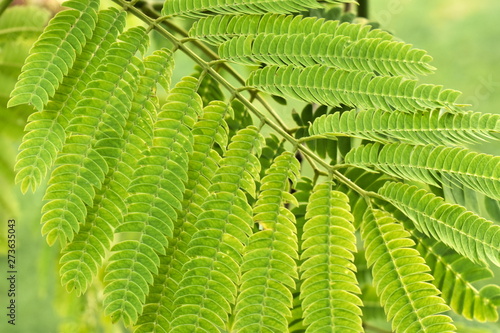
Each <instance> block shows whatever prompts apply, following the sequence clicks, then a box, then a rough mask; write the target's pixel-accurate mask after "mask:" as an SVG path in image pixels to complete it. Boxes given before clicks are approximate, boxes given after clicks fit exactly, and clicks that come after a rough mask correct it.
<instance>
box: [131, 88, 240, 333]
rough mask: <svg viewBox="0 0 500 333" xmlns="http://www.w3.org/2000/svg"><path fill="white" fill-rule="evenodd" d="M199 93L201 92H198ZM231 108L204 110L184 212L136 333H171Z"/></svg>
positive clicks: (211, 106) (191, 161) (196, 134)
mask: <svg viewBox="0 0 500 333" xmlns="http://www.w3.org/2000/svg"><path fill="white" fill-rule="evenodd" d="M198 91H199V89H198ZM231 112H232V110H231V107H230V106H228V105H226V104H225V103H223V102H220V101H212V102H210V104H209V105H207V106H206V107H205V108H204V109H203V115H202V117H201V119H200V120H198V122H196V124H195V125H194V127H193V136H194V145H193V154H192V155H191V157H190V159H189V167H188V182H187V184H186V190H185V191H184V198H183V202H182V211H180V212H179V216H178V218H177V224H176V225H175V228H174V234H173V237H169V238H168V240H169V242H168V248H167V250H166V255H164V256H163V255H162V256H160V269H159V273H158V274H156V275H155V277H154V284H153V287H152V288H151V289H150V292H149V295H148V297H147V299H146V304H145V305H144V308H143V309H144V310H143V314H142V315H141V316H140V317H139V320H138V321H137V328H136V330H135V332H136V333H142V332H144V333H146V332H147V333H150V332H168V330H169V327H170V322H171V321H172V319H173V317H172V313H173V311H174V305H173V303H174V300H175V298H174V294H175V292H176V291H177V290H178V287H179V283H180V282H181V280H182V276H183V273H184V270H183V266H184V264H185V263H186V262H187V261H188V260H189V258H188V257H187V256H186V251H187V249H188V243H189V242H190V240H191V237H192V236H193V234H194V233H195V232H196V228H195V227H194V225H195V223H196V221H197V219H198V215H199V214H200V213H201V212H202V211H203V210H202V208H201V206H202V205H203V203H204V202H205V199H206V198H207V197H208V196H209V195H210V192H209V191H208V189H209V188H210V185H211V184H212V183H211V179H212V178H213V176H214V174H215V172H216V170H217V168H218V165H219V162H220V156H219V154H218V153H217V152H216V151H215V150H214V149H213V145H214V143H217V144H218V145H219V146H223V147H226V145H227V140H228V133H227V132H228V128H227V124H226V123H225V121H224V118H225V116H226V115H227V114H231Z"/></svg>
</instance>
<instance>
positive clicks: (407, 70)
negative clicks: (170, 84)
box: [219, 33, 432, 77]
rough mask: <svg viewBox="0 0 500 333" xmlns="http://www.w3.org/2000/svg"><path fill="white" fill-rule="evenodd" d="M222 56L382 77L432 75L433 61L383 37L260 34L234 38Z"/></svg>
mask: <svg viewBox="0 0 500 333" xmlns="http://www.w3.org/2000/svg"><path fill="white" fill-rule="evenodd" d="M219 55H220V57H221V58H223V59H228V60H230V61H233V62H237V63H243V64H249V65H258V64H259V63H265V64H270V65H279V66H284V65H294V66H297V67H308V66H314V65H316V64H322V65H325V66H329V67H334V68H341V69H345V70H359V71H368V72H373V73H378V74H382V75H388V76H390V75H404V76H408V77H414V76H415V75H416V74H429V73H432V67H431V66H430V65H429V64H428V63H429V61H431V60H432V58H431V57H430V56H429V55H427V53H426V52H425V51H423V50H418V49H412V47H411V45H410V44H406V43H402V42H394V41H386V40H383V39H380V38H376V39H372V38H370V39H366V38H364V39H361V40H359V41H356V42H354V43H351V41H350V38H349V37H347V36H337V37H335V38H333V39H332V38H331V36H330V35H327V34H319V35H316V34H314V33H310V34H296V35H288V34H287V35H276V34H273V33H260V34H258V35H249V36H244V35H243V36H240V37H238V38H232V39H230V40H229V41H227V42H225V43H223V44H221V45H220V46H219Z"/></svg>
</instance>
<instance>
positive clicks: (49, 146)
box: [15, 8, 125, 193]
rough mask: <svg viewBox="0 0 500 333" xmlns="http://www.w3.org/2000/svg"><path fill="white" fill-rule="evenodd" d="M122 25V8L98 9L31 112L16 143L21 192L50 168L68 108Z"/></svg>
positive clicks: (63, 133)
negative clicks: (78, 48) (65, 68)
mask: <svg viewBox="0 0 500 333" xmlns="http://www.w3.org/2000/svg"><path fill="white" fill-rule="evenodd" d="M124 26H125V12H120V11H118V10H117V9H113V8H111V9H107V10H103V11H100V12H99V15H98V21H97V25H96V28H95V30H94V32H93V35H92V38H91V39H90V40H89V41H88V42H87V43H86V44H85V47H84V48H83V50H82V53H81V54H80V56H79V57H78V58H77V59H76V61H75V64H74V66H73V68H71V69H70V70H69V72H68V75H67V76H65V77H64V80H63V82H62V83H61V85H60V86H59V89H58V90H57V92H56V93H55V95H54V97H53V98H52V100H50V101H49V103H48V104H47V106H46V107H45V109H44V110H43V111H38V112H35V113H32V114H31V115H30V116H29V118H28V124H27V125H26V127H25V131H27V132H28V133H26V135H25V136H24V137H23V142H22V143H21V145H20V147H19V150H20V152H19V154H18V156H17V163H16V166H15V169H16V171H17V175H16V183H21V190H22V191H23V193H25V192H27V191H28V189H29V188H30V187H31V189H32V191H35V190H36V189H37V188H38V187H39V186H40V183H41V182H42V180H43V179H44V178H45V176H46V175H47V173H48V171H49V170H50V169H51V168H52V166H53V164H54V161H55V159H56V156H57V153H59V152H60V151H61V150H62V148H63V145H64V143H65V141H66V127H67V126H68V122H69V120H70V119H71V117H72V115H71V112H72V111H73V109H74V108H75V107H76V104H77V102H78V101H79V99H80V98H81V93H82V92H83V90H85V88H86V86H87V83H89V82H90V81H91V75H92V73H93V72H95V71H96V70H97V67H98V66H99V64H100V62H101V61H102V60H103V59H104V56H105V53H106V50H107V49H109V47H110V45H111V43H113V42H114V41H115V40H116V37H117V36H118V34H119V33H121V31H122V30H123V28H124Z"/></svg>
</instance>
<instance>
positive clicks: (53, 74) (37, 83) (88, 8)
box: [7, 0, 99, 111]
mask: <svg viewBox="0 0 500 333" xmlns="http://www.w3.org/2000/svg"><path fill="white" fill-rule="evenodd" d="M64 6H66V7H69V8H72V9H69V10H65V11H62V12H59V13H58V14H57V15H56V16H55V17H54V18H53V19H52V20H51V21H50V22H49V24H48V26H47V27H46V28H45V30H44V32H43V33H42V35H41V36H40V37H39V39H38V41H37V42H36V43H35V44H34V46H33V48H32V49H31V51H30V56H29V57H28V58H27V59H26V61H25V65H24V66H23V69H22V73H21V75H19V79H18V82H17V83H16V87H15V88H14V90H13V91H12V93H11V97H12V98H11V99H10V100H9V103H8V104H7V106H15V105H20V104H32V105H33V106H34V107H35V108H36V109H37V110H38V111H41V110H42V109H43V106H44V105H45V104H47V102H48V101H49V98H50V97H52V96H54V94H55V92H56V90H57V88H58V87H59V84H60V83H61V82H62V80H63V78H64V76H65V75H66V74H68V71H69V70H70V69H71V68H72V67H73V64H74V62H75V58H76V57H77V55H79V54H80V53H81V52H82V48H83V47H84V46H85V43H86V42H87V40H88V39H90V38H91V37H92V34H93V31H94V29H95V26H96V22H97V10H98V9H99V1H98V0H84V1H76V0H69V1H67V2H65V3H64Z"/></svg>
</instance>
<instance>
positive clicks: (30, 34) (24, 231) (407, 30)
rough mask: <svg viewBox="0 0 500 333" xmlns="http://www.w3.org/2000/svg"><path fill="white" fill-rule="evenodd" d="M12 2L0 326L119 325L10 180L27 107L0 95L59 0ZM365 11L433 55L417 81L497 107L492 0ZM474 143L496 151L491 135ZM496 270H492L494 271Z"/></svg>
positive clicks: (0, 209) (480, 330)
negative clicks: (13, 231)
mask: <svg viewBox="0 0 500 333" xmlns="http://www.w3.org/2000/svg"><path fill="white" fill-rule="evenodd" d="M1 3H2V1H0V4H1ZM13 4H14V5H15V6H17V7H18V8H9V9H8V12H9V11H21V12H22V15H18V16H19V17H22V19H23V20H26V21H28V22H29V24H28V27H24V28H23V30H22V33H19V31H17V33H16V31H12V29H11V28H10V27H12V24H13V23H12V22H11V21H9V20H8V19H7V17H8V16H7V15H3V16H1V17H0V150H1V154H0V186H1V187H0V332H6V333H8V332H22V333H56V332H57V333H58V332H64V333H66V332H67V333H80V332H81V333H84V332H90V333H99V332H113V333H114V332H127V330H126V329H124V328H123V327H120V326H116V325H111V323H110V322H109V320H108V319H107V318H105V317H103V316H102V309H101V308H100V303H101V300H102V295H101V294H100V293H99V291H98V289H99V288H97V287H98V286H96V287H94V288H93V289H91V290H89V292H88V293H87V294H86V295H85V296H83V297H80V298H77V297H76V296H75V295H73V294H67V293H66V292H65V291H64V290H63V289H62V288H61V286H60V282H59V277H58V254H57V253H58V251H59V249H58V248H57V247H55V248H49V247H48V246H47V245H46V243H45V240H44V239H43V238H42V237H41V235H40V225H39V219H40V213H39V212H40V209H41V204H40V203H41V196H42V191H38V192H36V193H35V194H26V195H22V194H21V193H20V190H19V188H18V186H15V185H14V182H13V179H14V172H13V166H14V162H15V155H16V153H17V147H18V145H19V143H20V140H21V138H22V135H23V128H24V124H25V122H26V118H27V116H28V115H29V113H30V112H32V110H30V108H26V107H18V108H13V109H7V108H6V102H7V100H8V95H9V92H10V90H11V89H12V88H13V86H14V83H15V80H16V77H17V75H18V74H19V71H20V69H21V66H22V64H23V60H24V58H25V57H26V56H27V55H28V51H29V47H30V45H31V43H33V41H34V40H35V39H36V37H37V35H38V34H39V33H40V32H41V31H42V29H43V25H44V24H45V23H46V22H47V20H48V19H49V18H50V17H51V16H52V15H53V14H54V13H55V12H56V11H57V10H59V9H60V3H59V2H58V1H57V0H28V1H18V0H16V1H14V3H13ZM21 5H22V6H25V5H29V6H30V7H29V8H24V7H23V8H21ZM8 12H7V13H8ZM11 13H12V12H11ZM369 13H370V19H372V20H375V21H378V22H379V23H380V24H381V27H382V28H384V29H387V30H389V31H391V32H393V33H394V34H395V35H396V36H398V37H399V38H400V39H402V40H404V41H405V42H408V43H412V44H414V46H415V47H418V48H422V49H425V50H427V51H428V52H429V53H430V54H431V55H432V56H433V57H434V63H433V65H434V66H435V67H437V69H438V70H437V72H436V74H434V75H432V76H429V77H425V78H422V80H423V81H424V82H428V83H434V84H442V85H444V86H445V87H447V88H453V89H457V90H460V91H462V92H463V96H462V99H461V101H462V102H463V103H465V104H471V107H470V109H471V110H476V111H481V112H485V113H500V1H498V0H481V1H464V0H462V1H457V0H438V1H436V0H369ZM18 14H19V13H18ZM179 61H181V62H182V61H183V59H182V58H181V59H177V62H178V63H179ZM475 148H476V149H478V150H481V151H484V152H490V153H494V154H496V155H500V146H499V144H498V142H497V143H493V144H487V145H481V146H478V147H475ZM12 218H14V219H16V221H17V270H18V274H17V278H18V280H17V282H18V284H17V292H18V293H17V321H16V326H15V327H13V326H11V325H6V316H5V308H6V306H7V303H6V300H7V297H6V280H5V278H6V276H5V277H4V275H6V274H5V273H4V272H5V271H6V250H7V244H6V232H7V220H8V219H12ZM496 275H497V276H500V271H498V270H497V271H496ZM498 281H500V280H499V279H497V283H498ZM377 325H378V326H377ZM458 325H459V327H460V331H461V332H464V333H465V332H467V333H469V332H470V333H490V332H491V333H495V332H500V326H499V325H498V324H485V325H483V324H476V323H472V322H466V321H464V322H459V323H458ZM375 326H377V327H379V328H380V329H382V330H381V331H377V330H376V329H375V330H374V331H373V332H386V329H387V328H388V326H387V325H386V323H384V322H377V323H376V324H375Z"/></svg>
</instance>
